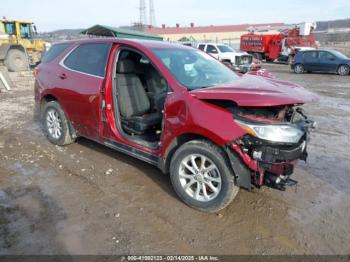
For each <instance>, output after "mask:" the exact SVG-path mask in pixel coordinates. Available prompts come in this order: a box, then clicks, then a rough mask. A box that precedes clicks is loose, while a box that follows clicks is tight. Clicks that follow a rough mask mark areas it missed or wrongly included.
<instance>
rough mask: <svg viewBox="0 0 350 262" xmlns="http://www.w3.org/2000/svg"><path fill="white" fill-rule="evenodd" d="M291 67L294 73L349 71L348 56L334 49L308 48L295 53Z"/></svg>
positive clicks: (344, 72) (346, 73) (342, 74)
mask: <svg viewBox="0 0 350 262" xmlns="http://www.w3.org/2000/svg"><path fill="white" fill-rule="evenodd" d="M291 68H292V69H293V70H294V72H295V73H296V74H302V73H305V72H327V73H337V74H339V75H341V76H344V75H349V73H350V58H349V57H347V56H346V55H344V54H342V53H340V52H338V51H336V50H322V49H318V50H309V51H300V52H298V53H297V54H296V56H295V58H294V61H293V63H292V65H291Z"/></svg>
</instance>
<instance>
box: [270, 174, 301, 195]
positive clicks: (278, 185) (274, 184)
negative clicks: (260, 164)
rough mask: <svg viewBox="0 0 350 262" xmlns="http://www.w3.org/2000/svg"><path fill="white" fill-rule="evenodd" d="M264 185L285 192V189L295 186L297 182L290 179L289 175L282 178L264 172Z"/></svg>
mask: <svg viewBox="0 0 350 262" xmlns="http://www.w3.org/2000/svg"><path fill="white" fill-rule="evenodd" d="M264 184H265V185H266V186H269V187H271V188H275V189H278V190H281V191H285V190H286V187H293V186H296V185H297V184H298V181H296V180H294V179H291V178H290V175H288V176H283V175H276V174H273V173H269V172H266V173H265V175H264Z"/></svg>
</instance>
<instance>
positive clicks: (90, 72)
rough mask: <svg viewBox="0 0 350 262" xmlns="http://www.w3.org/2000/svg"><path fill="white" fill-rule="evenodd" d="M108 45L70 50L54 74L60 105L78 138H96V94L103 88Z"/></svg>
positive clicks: (94, 44)
mask: <svg viewBox="0 0 350 262" xmlns="http://www.w3.org/2000/svg"><path fill="white" fill-rule="evenodd" d="M110 48H111V44H110V43H84V44H81V45H79V46H77V47H76V48H74V49H73V50H72V51H71V52H70V53H69V54H68V55H67V56H66V57H65V58H64V59H63V60H62V61H61V62H60V67H59V69H58V72H57V76H56V77H57V79H58V84H57V86H58V87H59V90H60V91H59V92H60V96H61V97H62V99H61V101H60V103H61V104H62V106H63V108H64V109H65V111H66V113H67V114H68V117H69V119H70V121H71V122H72V124H73V126H74V127H75V129H76V130H77V132H78V133H79V134H80V135H83V136H86V137H90V138H92V139H97V138H98V137H99V119H100V117H99V116H100V90H101V88H102V86H103V85H104V78H105V71H106V63H107V58H108V54H109V51H110Z"/></svg>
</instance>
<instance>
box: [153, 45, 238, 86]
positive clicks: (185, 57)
mask: <svg viewBox="0 0 350 262" xmlns="http://www.w3.org/2000/svg"><path fill="white" fill-rule="evenodd" d="M153 52H154V54H155V55H156V56H157V57H158V58H159V59H160V60H161V61H162V62H163V64H164V65H165V66H166V67H167V68H168V69H169V71H170V72H171V73H172V74H173V75H174V77H175V78H176V80H177V81H178V82H179V83H181V84H182V85H183V86H185V87H187V89H189V90H194V89H199V88H205V87H211V86H217V85H227V84H231V83H233V82H235V81H236V80H237V79H239V76H238V75H236V74H235V73H234V72H232V71H231V70H230V69H228V68H227V67H226V66H224V65H223V64H222V63H220V62H219V61H217V60H216V59H215V58H213V57H211V56H210V55H207V54H206V53H204V52H201V51H199V50H195V49H182V48H167V49H153Z"/></svg>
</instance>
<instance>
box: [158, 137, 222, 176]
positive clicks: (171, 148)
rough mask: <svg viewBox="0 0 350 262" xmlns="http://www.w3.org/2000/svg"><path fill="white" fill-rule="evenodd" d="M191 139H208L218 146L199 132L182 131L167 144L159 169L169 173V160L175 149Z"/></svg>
mask: <svg viewBox="0 0 350 262" xmlns="http://www.w3.org/2000/svg"><path fill="white" fill-rule="evenodd" d="M192 140H206V141H209V142H211V143H213V144H215V145H216V146H218V145H217V144H216V143H215V142H213V141H212V140H210V139H208V138H207V137H205V136H203V135H201V134H196V133H183V134H180V135H178V136H177V137H175V138H173V140H172V141H171V142H170V143H169V145H168V146H167V148H166V150H165V153H164V156H163V158H162V159H163V164H162V165H161V170H162V171H163V172H164V173H169V170H170V162H171V159H172V157H173V155H174V153H175V152H176V150H177V149H178V148H179V147H180V146H182V145H183V144H185V143H187V142H189V141H192ZM218 147H219V146H218Z"/></svg>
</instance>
